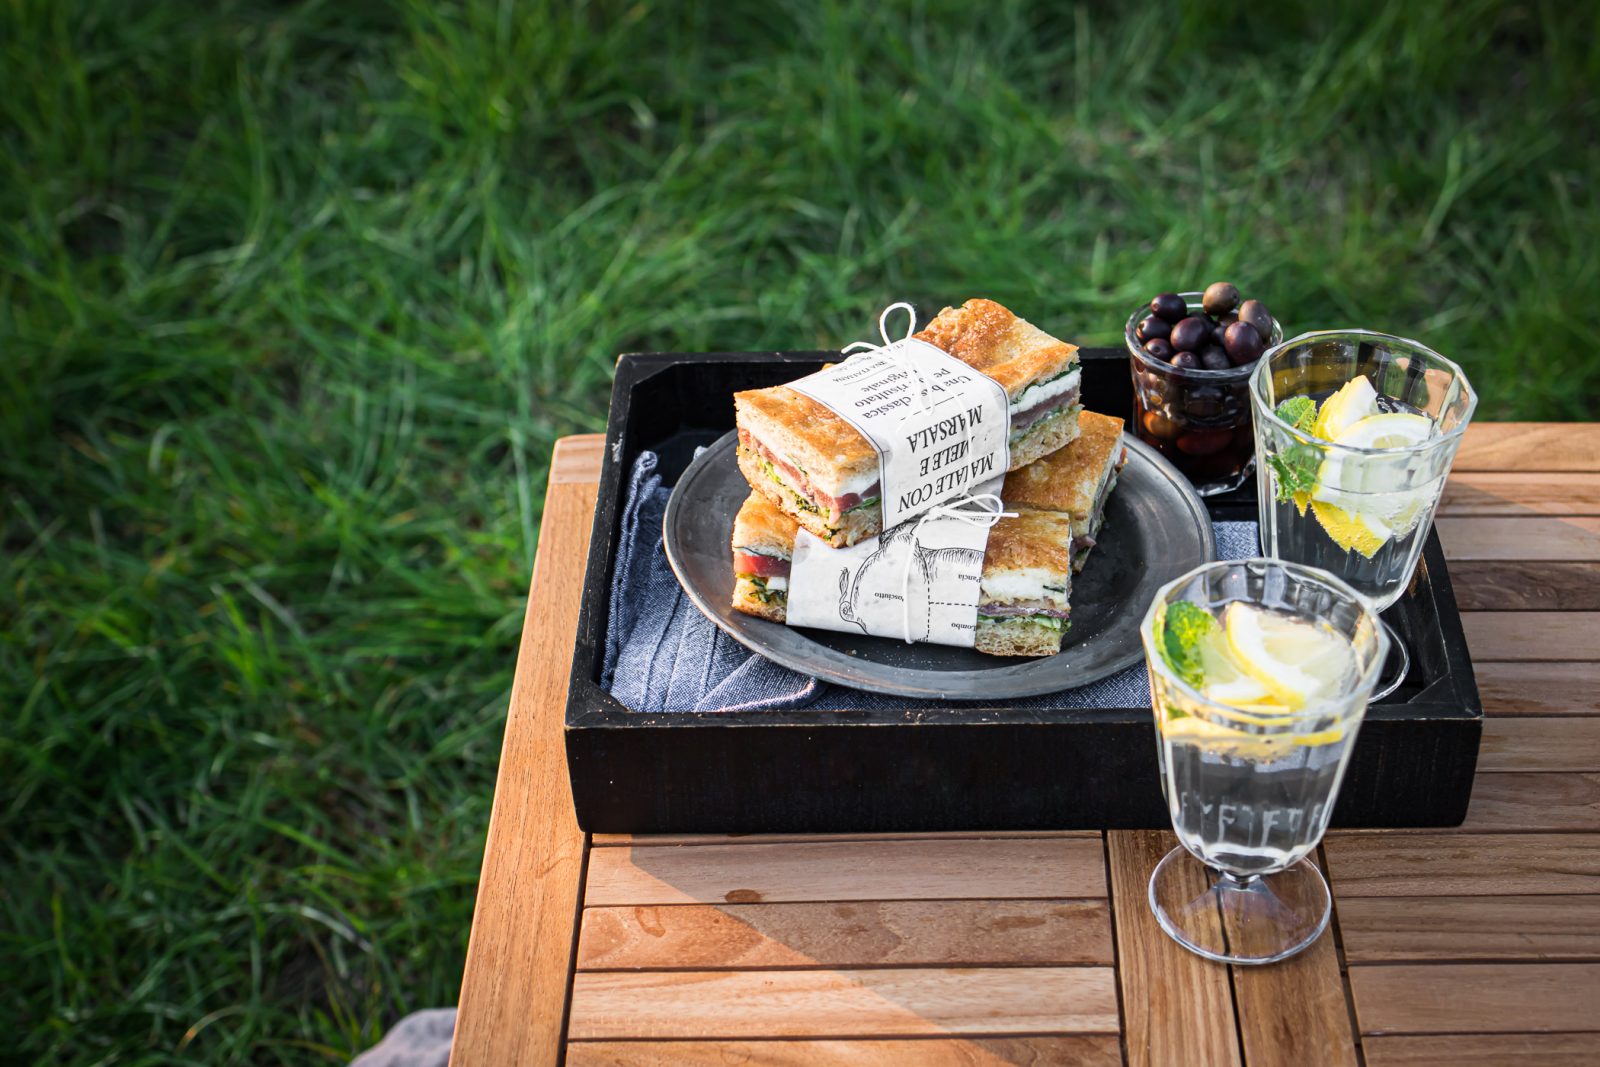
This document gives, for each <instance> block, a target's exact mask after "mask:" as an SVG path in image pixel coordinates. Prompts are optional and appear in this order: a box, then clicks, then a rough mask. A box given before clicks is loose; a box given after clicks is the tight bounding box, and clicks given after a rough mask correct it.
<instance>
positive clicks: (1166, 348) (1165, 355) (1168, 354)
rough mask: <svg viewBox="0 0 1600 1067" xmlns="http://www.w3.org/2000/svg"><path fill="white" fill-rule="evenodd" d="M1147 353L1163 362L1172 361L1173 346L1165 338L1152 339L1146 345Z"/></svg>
mask: <svg viewBox="0 0 1600 1067" xmlns="http://www.w3.org/2000/svg"><path fill="white" fill-rule="evenodd" d="M1144 350H1145V353H1146V354H1147V355H1149V356H1151V357H1153V358H1155V359H1159V360H1160V361H1161V362H1163V363H1166V362H1168V361H1169V360H1171V359H1172V344H1171V342H1169V341H1168V340H1167V339H1166V338H1165V337H1152V338H1150V340H1148V341H1146V342H1145V343H1144Z"/></svg>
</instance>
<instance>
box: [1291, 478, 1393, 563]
mask: <svg viewBox="0 0 1600 1067" xmlns="http://www.w3.org/2000/svg"><path fill="white" fill-rule="evenodd" d="M1317 492H1318V494H1319V495H1322V493H1323V491H1322V490H1320V489H1319V490H1317ZM1341 499H1348V497H1344V496H1341ZM1311 513H1312V514H1313V515H1315V516H1316V517H1317V521H1318V522H1320V523H1321V524H1322V529H1323V530H1324V531H1326V533H1327V535H1328V536H1329V537H1330V538H1331V539H1332V540H1333V543H1334V544H1336V545H1338V546H1339V547H1340V548H1341V549H1343V550H1344V551H1346V552H1359V553H1361V554H1362V555H1363V556H1365V557H1366V558H1367V559H1371V558H1372V557H1373V556H1375V555H1377V554H1378V549H1380V548H1382V547H1383V546H1384V545H1386V544H1388V543H1389V538H1391V537H1393V536H1394V531H1393V530H1392V529H1390V527H1389V524H1388V523H1386V522H1384V521H1383V520H1382V519H1380V518H1378V517H1377V516H1375V515H1367V514H1364V513H1362V512H1359V511H1346V510H1345V509H1344V508H1341V507H1340V506H1339V505H1337V504H1330V503H1328V502H1327V501H1326V500H1321V499H1317V498H1316V497H1313V498H1312V500H1311Z"/></svg>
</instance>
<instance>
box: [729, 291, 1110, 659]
mask: <svg viewBox="0 0 1600 1067" xmlns="http://www.w3.org/2000/svg"><path fill="white" fill-rule="evenodd" d="M917 337H918V339H920V340H923V341H927V342H929V343H931V344H934V345H936V346H938V347H939V348H941V349H943V350H944V351H945V352H948V353H949V354H950V355H952V356H955V357H956V358H957V359H959V360H961V361H962V362H964V363H966V364H968V365H969V366H972V367H974V368H976V369H978V370H981V371H983V373H985V374H987V375H988V376H989V377H991V378H994V379H995V380H996V381H998V382H999V383H1000V384H1001V385H1002V386H1003V387H1004V388H1005V390H1006V394H1007V397H1008V399H1009V400H1010V409H1011V411H1010V415H1011V436H1010V441H1009V444H1010V451H1011V466H1010V472H1009V473H1008V474H1007V476H1006V480H1005V488H1004V489H1003V490H1002V494H1001V495H1002V498H1003V499H1004V501H1005V504H1006V508H1007V510H1008V511H1012V512H1015V513H1016V515H1015V517H1010V518H1002V519H1001V520H999V522H997V523H996V524H995V526H994V527H993V528H992V529H991V530H990V532H989V540H988V544H987V547H986V550H985V553H984V561H983V569H982V574H981V577H980V592H979V604H978V619H977V633H976V643H975V647H976V648H977V650H978V651H980V652H987V653H989V654H991V655H997V656H1048V655H1054V654H1055V653H1056V652H1059V651H1060V650H1061V636H1062V633H1063V632H1064V631H1065V630H1066V627H1067V625H1068V623H1067V619H1068V615H1069V612H1070V604H1069V598H1070V595H1071V589H1072V574H1073V572H1074V571H1075V570H1082V568H1083V563H1084V560H1085V559H1086V558H1087V556H1088V554H1089V550H1090V549H1091V548H1093V546H1094V543H1095V538H1096V536H1098V534H1099V532H1100V526H1101V523H1102V521H1103V513H1104V509H1105V501H1106V498H1107V496H1109V494H1110V492H1111V490H1112V488H1113V487H1114V486H1115V484H1116V472H1117V471H1118V470H1119V469H1120V468H1121V466H1122V462H1123V460H1124V459H1125V456H1126V453H1125V452H1124V450H1123V447H1122V443H1121V432H1122V420H1121V419H1113V418H1109V417H1107V416H1104V415H1097V414H1094V413H1092V412H1084V411H1082V406H1081V405H1080V403H1079V399H1078V393H1079V380H1080V374H1079V369H1078V360H1077V349H1076V348H1075V347H1074V346H1072V345H1068V344H1065V343H1064V342H1061V341H1058V340H1056V339H1055V338H1053V337H1051V336H1050V335H1049V334H1046V333H1045V332H1044V331H1042V330H1040V329H1038V328H1037V327H1035V326H1033V325H1031V324H1029V323H1027V322H1025V321H1024V320H1022V319H1019V318H1017V317H1016V316H1015V315H1013V314H1011V312H1009V311H1007V310H1006V309H1005V308H1003V307H1001V306H1000V305H999V304H996V303H994V302H993V301H990V300H969V301H967V303H966V304H965V305H963V306H962V307H960V308H946V309H945V310H944V311H942V312H940V314H939V316H938V317H937V318H935V319H934V320H933V321H932V322H931V323H929V324H928V327H927V329H925V330H923V331H922V332H921V333H919V334H917ZM734 402H735V406H736V409H737V413H738V427H739V452H738V454H739V467H740V470H741V471H742V472H743V473H744V476H745V479H746V480H747V481H748V482H749V483H750V486H751V489H752V490H753V491H752V492H751V494H750V496H749V497H748V499H746V500H745V502H744V505H743V506H742V507H741V508H740V509H739V514H738V517H737V519H736V520H735V522H734V529H733V546H732V547H733V569H734V574H735V585H734V591H733V606H734V608H735V609H737V610H739V611H742V612H745V613H746V614H750V615H756V616H760V617H761V618H765V619H771V620H773V621H775V622H782V621H784V619H785V616H786V610H787V604H788V587H789V577H790V574H789V571H790V566H791V560H792V558H793V553H794V543H795V537H796V534H797V531H798V530H800V529H804V530H807V531H808V532H810V533H812V534H814V535H816V536H817V537H818V538H820V539H822V540H823V541H824V542H826V543H827V544H829V545H830V546H832V547H842V546H846V545H852V544H855V543H857V542H858V541H861V540H864V539H866V538H868V537H873V536H876V535H877V534H878V533H880V532H881V525H882V511H881V509H880V508H879V506H878V503H879V501H878V497H877V492H878V489H879V486H878V484H877V479H878V468H877V464H878V459H877V454H876V452H874V451H873V449H872V446H871V445H870V444H869V443H868V442H867V441H866V439H865V438H863V437H862V436H861V435H860V433H859V432H858V431H857V430H856V429H855V428H854V427H853V426H851V425H850V423H848V422H847V421H845V420H844V419H842V418H840V417H839V416H838V415H835V414H834V413H833V412H832V411H830V410H829V409H827V408H826V407H824V406H823V405H821V404H819V403H817V402H815V401H813V400H811V399H810V398H809V397H806V396H804V395H802V394H801V393H798V392H796V391H794V390H792V389H789V388H787V387H785V386H778V387H775V388H771V389H757V390H751V391H748V392H743V393H737V394H735V395H734Z"/></svg>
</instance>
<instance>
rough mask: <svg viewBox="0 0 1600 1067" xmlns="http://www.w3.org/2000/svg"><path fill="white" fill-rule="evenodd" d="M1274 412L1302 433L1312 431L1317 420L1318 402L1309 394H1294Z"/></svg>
mask: <svg viewBox="0 0 1600 1067" xmlns="http://www.w3.org/2000/svg"><path fill="white" fill-rule="evenodd" d="M1274 414H1275V415H1277V416H1278V418H1280V419H1282V420H1283V421H1284V422H1287V423H1288V424H1289V425H1290V426H1293V427H1294V428H1295V429H1297V430H1299V431H1300V432H1301V433H1310V432H1311V427H1312V426H1313V425H1314V424H1315V423H1316V421H1317V402H1316V401H1315V400H1312V399H1311V398H1310V397H1309V396H1292V397H1290V398H1289V399H1288V400H1285V401H1284V402H1283V403H1281V404H1279V405H1278V410H1277V411H1276V412H1274Z"/></svg>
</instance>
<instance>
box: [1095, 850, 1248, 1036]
mask: <svg viewBox="0 0 1600 1067" xmlns="http://www.w3.org/2000/svg"><path fill="white" fill-rule="evenodd" d="M1106 844H1107V850H1108V853H1109V859H1110V876H1111V895H1112V916H1113V919H1114V921H1115V925H1116V930H1117V975H1118V978H1119V980H1120V981H1121V983H1122V1012H1123V1017H1124V1018H1123V1044H1124V1047H1125V1048H1126V1049H1127V1054H1128V1064H1129V1067H1165V1065H1167V1064H1173V1063H1203V1064H1239V1063H1241V1062H1243V1061H1242V1060H1241V1058H1240V1053H1239V1036H1238V1030H1237V1028H1236V1027H1235V1025H1234V1005H1233V988H1232V986H1231V985H1230V984H1229V980H1228V969H1227V968H1226V967H1219V966H1217V965H1216V964H1214V963H1208V962H1206V961H1205V960H1203V959H1201V958H1200V957H1199V956H1196V955H1194V954H1193V953H1191V952H1189V951H1188V950H1187V949H1185V948H1184V947H1183V946H1181V945H1179V944H1178V943H1177V942H1176V941H1174V940H1172V938H1170V937H1168V936H1167V934H1166V932H1165V931H1163V930H1162V929H1161V927H1160V926H1159V925H1158V924H1157V923H1156V920H1155V916H1154V915H1152V914H1151V913H1150V905H1149V902H1148V898H1147V895H1146V894H1147V891H1148V888H1149V885H1150V874H1151V872H1152V871H1154V870H1155V867H1156V864H1157V863H1160V862H1161V857H1163V856H1165V855H1166V854H1167V853H1168V852H1169V851H1171V849H1172V848H1173V846H1174V845H1176V844H1177V838H1175V837H1173V835H1172V834H1170V833H1167V832H1166V831H1163V830H1112V831H1109V832H1108V833H1107V834H1106ZM1203 889H1204V885H1202V884H1200V883H1198V882H1197V883H1196V885H1195V892H1196V894H1197V895H1198V893H1199V892H1201V891H1202V890H1203Z"/></svg>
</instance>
